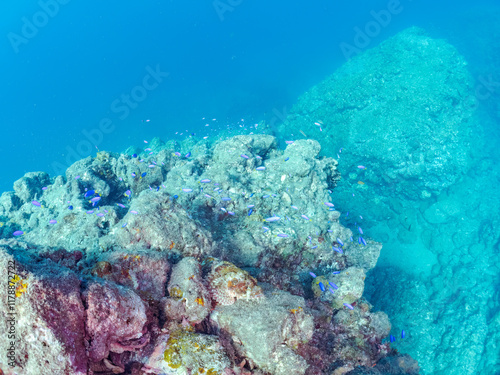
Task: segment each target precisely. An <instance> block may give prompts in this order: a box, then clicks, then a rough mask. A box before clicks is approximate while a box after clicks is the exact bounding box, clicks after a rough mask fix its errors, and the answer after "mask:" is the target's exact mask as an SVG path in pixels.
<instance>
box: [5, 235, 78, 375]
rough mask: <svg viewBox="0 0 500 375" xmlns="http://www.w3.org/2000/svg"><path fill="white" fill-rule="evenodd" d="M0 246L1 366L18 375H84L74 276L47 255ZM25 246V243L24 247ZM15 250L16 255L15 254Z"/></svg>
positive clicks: (10, 246) (19, 245)
mask: <svg viewBox="0 0 500 375" xmlns="http://www.w3.org/2000/svg"><path fill="white" fill-rule="evenodd" d="M2 242H4V243H3V244H0V271H1V272H2V273H3V275H5V277H6V282H7V277H9V280H8V282H9V284H8V288H7V287H5V288H0V297H1V298H0V324H1V326H2V327H5V329H6V330H5V334H4V335H2V336H1V337H0V348H2V350H1V351H0V368H1V369H3V370H5V371H7V370H10V371H12V372H7V374H9V373H12V374H13V373H17V374H40V373H41V372H40V371H41V369H43V371H44V373H47V374H48V373H50V374H62V373H65V374H72V375H85V374H87V356H86V351H85V344H84V339H85V336H86V333H85V325H84V322H85V310H84V305H83V303H82V300H81V297H80V287H81V283H80V280H79V279H78V276H77V275H76V274H75V273H74V272H73V271H70V270H69V269H67V268H64V267H61V266H59V265H58V264H56V263H55V262H53V261H51V260H49V259H45V260H43V259H40V258H38V259H30V258H29V257H28V256H27V255H26V254H25V255H24V256H23V258H22V259H19V253H25V251H26V246H25V245H24V244H18V243H16V242H15V241H14V242H10V244H9V245H6V244H5V241H2ZM23 245H24V246H23ZM14 254H16V255H17V256H14Z"/></svg>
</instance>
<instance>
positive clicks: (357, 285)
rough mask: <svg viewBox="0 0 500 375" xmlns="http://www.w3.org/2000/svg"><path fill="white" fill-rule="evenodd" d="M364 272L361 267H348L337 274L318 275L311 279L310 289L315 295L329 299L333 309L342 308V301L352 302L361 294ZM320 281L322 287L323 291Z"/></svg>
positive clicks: (363, 284) (363, 285)
mask: <svg viewBox="0 0 500 375" xmlns="http://www.w3.org/2000/svg"><path fill="white" fill-rule="evenodd" d="M365 278H366V276H365V272H364V271H363V269H361V268H357V267H349V268H347V269H345V270H343V271H341V272H340V273H339V274H335V275H326V276H318V277H316V278H315V279H314V280H313V281H312V290H313V292H314V295H315V296H316V297H319V298H321V299H322V300H324V301H329V302H331V304H332V307H333V308H334V309H337V310H339V309H342V308H343V307H344V306H345V305H344V303H348V304H353V303H355V302H356V301H357V300H358V299H359V298H361V296H362V295H363V290H364V287H365V283H364V281H365ZM320 283H321V284H322V285H323V287H324V289H326V290H328V291H327V292H323V291H322V290H321V287H320Z"/></svg>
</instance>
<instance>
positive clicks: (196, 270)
mask: <svg viewBox="0 0 500 375" xmlns="http://www.w3.org/2000/svg"><path fill="white" fill-rule="evenodd" d="M168 294H169V297H167V298H165V299H164V300H163V307H162V310H163V314H164V315H165V317H166V318H167V319H168V320H176V321H179V322H181V321H183V320H184V319H185V320H187V321H188V322H189V323H192V324H197V323H200V322H201V321H203V319H205V318H206V317H207V316H208V315H209V314H210V311H211V308H212V298H211V296H210V293H209V291H208V288H207V287H206V285H205V281H204V280H203V279H202V273H201V265H200V263H199V262H198V261H197V260H196V259H194V258H191V257H186V258H183V259H182V260H181V261H180V262H179V263H177V264H176V265H175V266H174V267H173V269H172V273H171V274H170V280H169V283H168Z"/></svg>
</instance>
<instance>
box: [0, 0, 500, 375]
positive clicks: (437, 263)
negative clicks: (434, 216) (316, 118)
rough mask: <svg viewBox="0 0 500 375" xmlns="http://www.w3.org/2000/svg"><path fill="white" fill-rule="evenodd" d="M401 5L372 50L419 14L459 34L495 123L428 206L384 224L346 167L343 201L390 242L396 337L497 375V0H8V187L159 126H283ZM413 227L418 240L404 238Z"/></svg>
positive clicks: (419, 353)
mask: <svg viewBox="0 0 500 375" xmlns="http://www.w3.org/2000/svg"><path fill="white" fill-rule="evenodd" d="M396 3H397V4H398V5H397V9H399V10H400V11H398V12H395V13H394V14H392V15H391V17H390V20H388V21H387V22H386V23H385V24H383V25H380V28H379V32H375V33H374V35H373V36H372V37H370V38H369V40H368V41H367V43H366V45H363V46H358V47H359V48H357V49H358V50H359V51H358V52H360V53H362V52H363V51H364V50H366V49H369V48H373V47H375V46H377V45H378V44H379V43H380V42H382V41H384V40H386V39H387V38H389V37H391V36H393V35H395V34H397V33H398V32H399V31H401V30H404V29H406V28H407V27H410V26H414V25H416V26H419V27H422V28H423V29H425V30H426V31H427V33H428V34H429V35H430V36H432V37H436V38H444V39H446V40H447V41H448V42H449V43H451V44H452V45H454V46H455V47H456V48H457V49H458V51H459V52H460V53H461V54H462V55H463V56H464V57H465V59H466V60H467V61H468V69H469V71H470V73H471V75H472V76H473V78H474V80H475V91H474V93H471V94H472V95H475V97H476V99H477V102H478V108H477V111H476V116H477V118H478V121H479V123H480V124H481V126H482V130H483V134H475V135H473V138H472V139H471V143H472V145H473V151H472V152H471V153H470V155H469V157H470V162H471V168H470V170H469V172H468V173H467V174H466V175H465V176H464V177H463V178H462V179H461V180H460V181H459V182H458V183H456V184H454V185H453V186H451V187H449V188H447V189H446V190H445V191H444V192H442V194H441V195H440V196H439V197H433V198H431V199H429V200H426V201H421V202H419V201H409V200H408V201H405V200H403V199H401V198H400V197H381V199H392V200H393V201H392V206H391V207H392V211H391V213H390V215H388V216H387V218H386V219H384V220H381V219H378V217H379V215H378V214H377V212H373V211H371V210H374V209H375V208H373V207H370V206H369V205H366V204H365V202H364V201H362V200H361V199H360V198H359V199H358V198H356V197H357V196H355V197H352V198H349V199H347V198H343V197H347V196H348V195H349V194H351V193H352V192H356V191H357V190H356V189H360V187H359V185H358V184H357V183H356V182H357V179H354V180H352V179H350V178H349V177H348V176H349V171H345V170H342V163H340V169H341V171H342V172H343V176H344V179H343V180H342V182H341V184H340V185H339V187H338V195H337V202H338V203H337V206H338V208H339V209H340V210H341V211H342V212H346V211H349V212H351V217H353V216H355V215H357V216H359V215H362V216H363V217H364V218H365V219H366V222H365V224H364V230H365V233H366V235H367V236H369V237H371V238H374V239H375V240H378V241H380V242H382V243H383V244H384V247H383V250H382V255H381V258H380V259H379V263H378V265H377V267H376V269H374V270H373V271H372V273H371V274H370V275H369V277H368V278H367V286H366V291H365V295H366V297H367V298H368V299H369V300H370V301H371V302H372V303H373V304H374V305H375V307H376V308H377V309H380V310H383V311H385V312H387V313H388V314H389V317H390V319H391V322H392V323H393V334H394V335H398V336H399V335H400V332H401V330H402V329H405V331H406V332H407V337H406V339H405V340H397V342H396V343H395V346H396V347H397V348H398V350H400V351H402V352H406V353H409V354H411V355H412V356H413V357H414V358H416V359H417V360H418V361H419V363H420V364H421V366H422V369H423V373H425V374H440V375H441V374H442V375H445V374H498V373H500V347H499V344H498V343H499V342H500V307H499V304H500V294H499V286H500V281H499V264H500V262H499V241H500V220H499V215H498V213H499V208H500V190H499V189H498V186H499V183H500V170H499V167H498V163H499V161H500V155H499V153H500V147H499V146H500V44H499V40H500V26H499V25H500V6H499V5H498V4H496V2H494V1H476V2H474V4H471V3H470V2H466V1H453V2H452V1H442V2H440V3H439V5H436V4H435V3H434V2H431V1H416V0H413V1H410V0H406V1H405V0H401V1H400V2H394V1H370V2H368V3H367V2H365V1H352V2H350V3H349V4H345V3H340V2H331V1H315V2H312V3H304V2H303V1H287V2H284V1H278V2H275V3H273V4H269V2H265V1H261V0H257V1H249V0H232V1H229V0H221V1H187V2H182V3H181V2H172V1H148V2H145V3H143V4H142V3H141V4H133V5H132V4H124V3H123V2H118V1H108V2H106V3H105V4H102V3H101V2H97V1H88V2H85V3H82V2H76V1H59V2H55V1H40V2H32V3H30V4H20V3H18V2H14V1H11V0H9V1H5V2H4V3H3V5H2V6H3V10H4V11H3V12H1V14H0V21H1V22H0V28H1V33H0V35H2V37H1V38H0V66H1V68H2V69H1V70H0V72H1V73H0V74H1V75H2V79H1V82H2V89H1V90H0V93H1V94H0V95H1V97H0V100H1V103H2V104H1V108H2V110H1V111H0V127H1V132H2V136H1V137H0V151H1V154H2V155H3V163H2V178H1V179H0V191H1V192H3V191H8V190H12V184H13V182H14V181H15V180H17V179H18V178H20V177H22V175H24V173H26V172H28V171H38V170H43V171H47V172H48V173H50V174H51V176H54V175H57V174H61V173H63V171H64V169H65V168H66V167H68V166H69V165H70V164H71V163H73V162H74V161H76V160H77V159H80V158H84V157H87V156H89V155H93V156H95V155H96V151H97V149H100V150H109V151H115V152H120V151H123V150H125V149H126V148H127V147H128V146H130V145H141V144H142V140H143V139H151V138H152V137H155V136H159V137H161V138H162V139H164V140H168V139H172V138H174V139H182V138H184V137H185V136H189V135H190V134H193V133H195V134H196V135H197V136H199V137H204V136H209V137H212V138H216V137H217V136H218V135H219V134H220V133H221V131H223V130H226V129H228V128H229V129H234V131H236V130H237V131H238V132H242V131H247V132H250V131H254V132H258V129H256V128H255V125H254V124H256V123H257V122H259V121H261V120H264V119H265V120H266V121H267V122H268V123H271V125H273V124H274V123H276V122H279V121H280V120H281V119H283V118H284V117H285V116H286V113H287V111H288V110H289V109H290V108H291V107H292V105H293V104H294V103H295V101H296V99H297V98H298V97H299V96H300V95H301V94H302V93H303V92H305V91H306V90H308V89H309V88H310V87H311V86H313V85H315V84H317V83H319V82H320V81H321V80H323V79H324V78H325V77H326V76H328V75H330V74H331V73H333V72H334V71H335V70H336V69H337V68H338V67H339V66H341V65H342V64H343V63H345V61H346V57H349V56H347V55H346V53H345V51H343V50H342V48H341V46H342V44H343V43H347V44H350V45H355V44H356V43H355V37H356V33H357V31H356V30H357V28H360V29H365V27H366V26H367V25H368V24H369V23H370V22H373V21H374V20H376V18H375V16H374V14H380V12H382V11H385V10H387V9H389V8H391V7H394V6H395V4H396ZM35 24H36V25H38V26H36V25H35ZM30 25H31V26H30ZM152 72H155V73H152ZM148 75H149V76H151V77H153V78H152V79H147V78H146V77H148ZM154 77H156V79H155V78H154ZM145 79H146V81H145ZM141 87H142V89H141ZM124 95H125V96H124ZM127 95H132V96H134V95H135V97H136V98H139V99H140V100H136V101H133V100H132V101H129V100H128V99H126V96H127ZM141 95H142V96H141ZM319 140H320V139H319ZM323 153H324V154H330V155H331V156H335V155H336V154H337V150H323ZM365 194H370V191H369V190H368V191H367V192H366V193H365ZM334 197H335V195H334ZM360 197H361V195H360ZM371 198H372V199H375V198H377V197H373V196H372V197H371ZM433 205H437V206H433ZM431 206H433V207H434V208H436V207H438V208H440V215H441V219H439V220H437V221H436V220H433V221H432V222H429V220H428V216H429V211H428V210H429V209H430V207H431ZM375 217H377V220H375V219H374V218H375ZM343 220H344V223H345V224H346V225H349V226H352V225H354V223H353V222H351V221H349V220H347V218H345V217H344V218H343ZM409 223H411V224H412V228H413V229H412V231H411V232H412V238H411V239H408V238H402V236H400V235H398V234H399V233H400V231H401V230H402V229H404V228H408V225H409Z"/></svg>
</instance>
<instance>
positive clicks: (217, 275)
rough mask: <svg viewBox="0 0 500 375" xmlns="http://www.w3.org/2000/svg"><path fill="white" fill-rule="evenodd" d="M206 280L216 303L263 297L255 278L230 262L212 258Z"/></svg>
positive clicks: (227, 303) (225, 303) (223, 303)
mask: <svg viewBox="0 0 500 375" xmlns="http://www.w3.org/2000/svg"><path fill="white" fill-rule="evenodd" d="M207 281H208V288H209V290H210V293H211V295H212V298H213V300H214V302H215V303H216V304H217V305H232V304H234V303H235V302H236V301H238V300H240V299H243V300H253V299H259V298H262V297H263V293H262V288H261V287H260V286H258V285H257V280H256V279H255V278H254V277H252V276H250V274H249V273H248V272H247V271H244V270H242V269H241V268H238V267H236V266H235V265H234V264H232V263H230V262H226V261H220V260H217V259H213V260H212V261H211V270H210V273H209V274H208V276H207Z"/></svg>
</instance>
